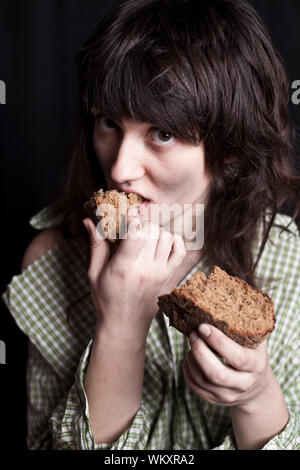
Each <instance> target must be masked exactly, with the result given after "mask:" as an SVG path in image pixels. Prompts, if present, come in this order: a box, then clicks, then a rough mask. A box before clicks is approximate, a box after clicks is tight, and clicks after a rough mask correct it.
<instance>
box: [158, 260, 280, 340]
mask: <svg viewBox="0 0 300 470" xmlns="http://www.w3.org/2000/svg"><path fill="white" fill-rule="evenodd" d="M158 305H159V307H160V309H161V310H162V312H163V313H164V314H165V315H166V316H168V317H169V320H170V326H174V327H175V328H177V330H179V331H180V332H181V333H183V334H185V335H186V336H189V334H190V333H191V332H192V331H193V330H194V331H197V329H198V326H199V324H200V323H208V324H210V325H213V326H215V327H217V328H219V329H220V330H221V331H223V333H225V334H226V335H227V336H229V338H231V339H232V340H233V341H235V342H237V343H239V344H240V345H242V346H245V347H247V348H251V349H254V348H256V346H258V344H259V343H261V342H262V341H263V340H264V339H265V338H266V336H267V335H268V334H269V333H271V332H272V331H273V329H274V327H275V321H276V318H275V313H274V306H273V301H272V299H271V298H270V297H269V296H268V295H267V294H264V293H262V292H259V291H257V290H254V289H253V288H252V287H251V286H250V285H249V284H247V283H246V282H245V281H243V280H241V279H239V278H238V277H235V276H229V275H228V274H227V273H226V272H225V271H223V270H222V269H220V268H219V267H218V266H214V268H213V270H212V272H211V274H210V275H208V276H206V275H205V274H203V273H202V272H201V271H198V272H197V273H196V274H194V275H193V276H192V277H191V278H190V279H189V280H188V281H187V282H186V283H185V284H183V285H182V286H181V287H180V288H176V287H175V288H174V289H173V290H172V292H171V293H170V294H166V295H161V296H159V297H158Z"/></svg>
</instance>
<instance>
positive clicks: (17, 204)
mask: <svg viewBox="0 0 300 470" xmlns="http://www.w3.org/2000/svg"><path fill="white" fill-rule="evenodd" d="M120 3H121V2H120V1H117V0H26V1H22V0H19V1H13V0H10V1H8V0H1V3H0V80H3V81H4V82H5V84H6V104H5V105H1V106H0V156H1V158H0V165H1V172H0V178H1V185H0V187H1V193H2V194H1V254H2V256H1V279H0V291H1V293H2V292H3V291H4V290H5V288H6V285H7V284H8V283H9V282H10V280H11V277H12V276H13V275H15V274H18V273H19V271H20V262H21V259H22V255H23V253H24V251H25V249H26V246H27V245H28V243H29V241H30V240H31V239H32V238H33V237H34V235H35V233H36V232H35V231H34V230H33V229H32V228H31V227H30V226H29V225H28V220H29V218H30V217H31V216H32V215H33V214H35V213H36V212H37V211H39V210H40V209H42V208H43V207H44V206H46V205H47V204H49V203H51V202H52V200H53V198H54V197H55V195H56V193H57V191H58V190H59V188H60V185H61V184H62V180H63V164H64V158H65V153H66V149H67V145H68V142H69V141H70V136H71V132H72V128H73V124H74V118H75V112H76V108H77V102H78V101H77V96H76V91H77V85H76V77H75V70H74V67H73V59H74V57H75V54H76V52H77V50H78V48H79V47H80V45H81V44H82V43H83V42H84V41H85V40H86V39H87V37H88V36H89V35H90V33H91V32H92V31H93V29H94V28H95V27H96V25H97V24H98V22H99V21H100V19H101V18H102V17H103V16H104V15H105V14H106V13H107V12H108V11H110V10H112V9H113V8H114V7H115V6H116V5H119V4H120ZM250 3H252V4H253V5H254V7H255V8H256V9H257V11H258V12H259V13H260V15H261V16H262V18H263V20H264V22H265V24H266V25H267V26H268V27H269V29H270V31H271V33H272V36H273V39H274V41H275V44H276V45H277V47H278V48H279V50H280V51H281V54H282V56H283V58H284V60H285V62H286V67H287V70H288V73H289V76H290V81H291V83H292V82H293V81H295V80H300V60H299V59H298V57H299V53H300V35H299V32H298V31H299V25H300V2H299V0H252V1H251V2H250ZM292 93H293V90H292V89H291V96H292ZM290 113H291V117H292V120H293V122H294V124H295V125H296V128H297V129H299V126H300V105H295V104H293V103H292V102H291V103H290ZM299 135H300V134H299ZM299 150H300V138H299V137H298V140H297V152H296V155H295V157H294V158H295V164H296V167H297V168H298V169H299V168H300V158H299V156H298V154H299ZM0 340H2V341H4V342H5V344H6V364H5V365H0V390H1V394H0V400H1V401H0V427H1V432H0V434H1V436H0V442H1V444H0V446H1V450H4V449H6V450H7V449H14V450H21V449H26V384H25V366H26V355H27V341H26V337H25V335H24V334H23V333H22V332H21V331H20V330H19V329H18V328H17V326H16V324H15V322H14V320H13V319H12V317H11V316H10V314H9V312H8V311H7V309H6V307H5V305H4V304H3V303H2V301H1V302H0Z"/></svg>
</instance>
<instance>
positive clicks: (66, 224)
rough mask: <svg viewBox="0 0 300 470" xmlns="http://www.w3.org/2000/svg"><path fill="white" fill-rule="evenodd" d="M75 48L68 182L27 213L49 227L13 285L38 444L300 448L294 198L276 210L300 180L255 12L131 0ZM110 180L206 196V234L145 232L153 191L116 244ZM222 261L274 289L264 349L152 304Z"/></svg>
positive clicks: (277, 74)
mask: <svg viewBox="0 0 300 470" xmlns="http://www.w3.org/2000/svg"><path fill="white" fill-rule="evenodd" d="M76 64H77V67H78V77H79V85H80V87H79V92H80V98H81V101H80V103H81V104H80V112H79V117H78V126H77V131H76V133H75V136H74V142H73V146H72V148H71V151H70V162H69V167H68V173H67V178H66V183H65V186H64V191H63V194H62V197H61V200H60V201H58V203H56V204H54V205H52V206H50V207H48V208H46V209H44V210H43V211H42V212H41V213H39V214H38V215H36V216H35V217H33V218H32V219H31V224H32V225H33V226H34V227H35V228H37V229H44V230H43V231H42V232H41V233H40V234H39V235H37V237H36V238H35V239H34V240H33V242H32V243H31V244H30V246H29V247H28V249H27V251H26V253H25V255H24V259H23V264H22V273H21V274H20V275H18V276H15V277H14V278H13V280H12V282H11V284H10V285H9V286H8V289H7V291H6V293H5V295H4V299H5V301H6V303H7V305H8V307H9V308H10V310H11V312H12V315H13V316H14V318H15V319H16V321H17V323H18V325H19V326H20V328H21V329H22V330H23V331H24V332H25V333H26V334H27V335H28V337H29V359H28V371H27V381H28V446H29V448H31V449H47V448H48V449H172V448H173V449H178V448H179V449H281V448H285V449H295V448H297V447H298V446H299V443H298V441H297V434H298V431H297V429H298V426H299V418H298V416H297V412H296V410H297V406H299V398H300V390H299V377H298V374H299V372H298V369H299V364H297V360H296V358H297V356H296V354H299V351H298V349H297V347H299V319H298V318H299V317H298V315H297V314H298V312H299V298H300V297H299V283H298V276H299V269H300V254H299V253H300V240H299V232H298V228H297V225H296V223H295V222H294V219H295V217H296V215H297V214H298V210H299V209H297V210H296V211H295V215H294V217H293V219H292V218H291V217H289V216H287V215H284V214H282V213H280V212H281V211H283V210H284V207H285V204H286V203H287V202H288V201H294V202H295V203H296V208H298V207H299V195H298V189H297V185H298V184H299V178H296V177H295V176H293V169H292V163H291V155H292V150H293V132H292V128H291V126H290V123H289V116H288V101H289V92H290V90H289V82H288V78H287V76H286V72H285V70H284V66H283V63H282V60H281V58H280V56H279V54H278V52H277V51H276V50H275V48H274V46H273V44H272V42H271V39H270V37H269V35H268V33H267V32H266V31H265V28H264V26H263V25H262V23H261V21H260V19H259V18H258V17H257V14H256V13H255V12H254V10H253V9H252V8H251V7H250V6H249V5H248V4H247V3H246V2H244V1H241V0H218V1H217V0H215V1H209V2H208V1H204V0H203V1H199V0H197V1H195V0H186V1H180V0H172V1H170V0H129V1H126V2H125V3H123V4H122V5H121V6H120V7H119V8H117V9H116V10H115V11H114V12H112V13H111V14H109V15H107V16H106V17H105V18H104V19H103V20H102V21H101V23H100V25H99V26H98V27H97V29H96V31H95V32H94V34H93V35H92V36H91V38H90V39H89V40H88V41H87V42H86V43H85V45H84V46H83V47H82V49H81V50H80V51H79V54H78V57H77V60H76ZM100 187H102V188H104V189H113V188H115V189H119V190H124V191H127V192H131V191H132V192H137V193H139V194H141V195H142V196H143V197H145V198H146V199H148V200H150V201H151V203H152V204H163V203H166V204H173V203H179V204H181V205H182V204H184V203H190V204H193V206H195V205H196V204H204V206H205V236H204V245H203V247H202V248H201V249H197V250H190V251H188V250H187V249H186V244H185V242H186V240H184V237H180V236H179V237H178V236H175V234H173V233H171V232H169V231H168V230H164V229H163V230H162V229H160V230H159V231H158V232H157V236H156V237H154V238H153V237H152V238H151V237H147V234H149V229H150V228H151V227H152V225H151V224H152V222H151V213H150V212H149V207H151V204H150V206H148V207H147V209H146V210H145V209H144V211H142V210H141V211H140V212H139V213H138V214H136V215H134V214H131V215H130V217H129V221H130V222H132V223H133V222H135V221H137V222H140V226H141V232H140V235H145V236H144V237H143V236H140V238H138V239H137V240H132V238H130V237H128V238H127V239H124V240H122V242H121V244H120V246H119V248H118V250H117V251H116V253H114V255H113V256H110V251H109V250H110V248H109V244H108V241H107V240H102V239H100V238H99V237H98V236H97V232H96V230H95V226H94V224H93V222H92V221H91V219H89V218H86V216H85V214H84V212H83V209H82V206H83V203H84V202H85V201H87V200H88V198H89V196H90V195H91V193H92V192H93V191H94V190H96V189H99V188H100ZM88 234H89V235H88ZM89 245H90V246H91V250H89ZM213 265H218V266H220V267H221V268H222V269H225V270H226V271H227V272H228V274H230V275H236V276H239V277H240V278H242V279H244V280H246V281H247V282H248V283H250V284H251V285H252V286H254V287H257V288H259V289H261V290H263V291H264V292H266V293H268V294H269V295H270V297H272V299H273V301H274V306H275V311H276V316H277V321H276V328H275V331H274V332H273V333H272V334H271V335H270V337H269V338H268V340H266V341H264V342H263V343H261V344H260V345H259V346H258V347H257V349H255V350H250V349H247V348H243V347H241V346H240V345H238V344H236V343H234V342H233V341H231V340H230V339H229V338H228V337H227V336H225V335H224V334H223V333H221V332H220V331H219V330H217V329H216V328H213V327H212V326H208V325H199V330H198V331H197V332H194V333H193V334H192V335H191V336H190V338H189V339H188V338H186V337H184V336H183V335H182V334H180V333H179V332H178V331H177V330H175V329H173V328H172V327H169V326H168V321H167V320H166V317H165V316H164V315H163V313H162V312H161V311H158V310H157V308H158V307H157V297H158V296H159V295H160V294H162V293H166V292H169V291H170V290H171V289H172V287H174V285H181V283H183V282H185V281H186V280H187V279H188V278H189V277H191V276H192V275H193V274H194V273H195V272H196V271H197V270H199V269H200V270H202V271H203V272H205V273H208V272H210V270H211V268H212V266H213ZM215 353H216V354H215ZM218 356H221V358H223V359H224V360H223V359H222V360H220V359H219V358H218Z"/></svg>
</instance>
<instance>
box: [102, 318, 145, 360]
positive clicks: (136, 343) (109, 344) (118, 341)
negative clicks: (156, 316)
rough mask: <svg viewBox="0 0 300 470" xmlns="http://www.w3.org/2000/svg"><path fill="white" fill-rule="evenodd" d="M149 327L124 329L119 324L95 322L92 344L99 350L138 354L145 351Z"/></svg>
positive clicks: (127, 327) (131, 326) (127, 326)
mask: <svg viewBox="0 0 300 470" xmlns="http://www.w3.org/2000/svg"><path fill="white" fill-rule="evenodd" d="M149 327H150V326H149ZM149 327H146V326H140V327H136V326H135V327H134V326H133V325H126V327H124V326H123V325H121V324H117V325H116V324H110V323H109V322H102V321H97V323H96V327H95V333H94V343H96V344H99V345H101V348H106V349H113V351H115V352H116V351H118V352H122V353H133V354H135V353H138V354H140V353H142V352H144V351H145V348H146V340H147V335H148V331H149Z"/></svg>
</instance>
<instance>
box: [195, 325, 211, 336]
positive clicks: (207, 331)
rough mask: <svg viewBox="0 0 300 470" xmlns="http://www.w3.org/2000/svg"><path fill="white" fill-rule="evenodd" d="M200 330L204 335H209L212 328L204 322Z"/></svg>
mask: <svg viewBox="0 0 300 470" xmlns="http://www.w3.org/2000/svg"><path fill="white" fill-rule="evenodd" d="M198 330H199V332H200V333H201V334H202V335H203V336H209V335H210V333H211V329H210V328H209V326H208V325H204V324H201V325H200V326H199V328H198Z"/></svg>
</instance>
